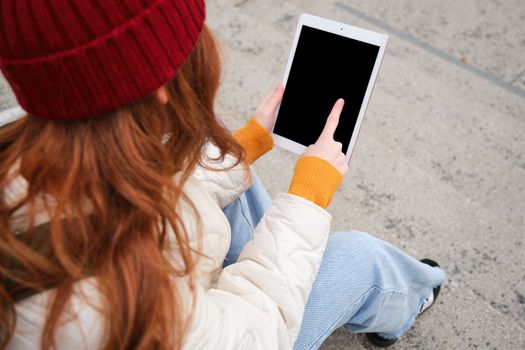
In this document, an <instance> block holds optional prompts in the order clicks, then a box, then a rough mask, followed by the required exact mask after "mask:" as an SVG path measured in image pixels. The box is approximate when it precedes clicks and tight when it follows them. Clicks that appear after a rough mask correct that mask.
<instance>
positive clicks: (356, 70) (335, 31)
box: [272, 14, 388, 162]
mask: <svg viewBox="0 0 525 350" xmlns="http://www.w3.org/2000/svg"><path fill="white" fill-rule="evenodd" d="M387 41H388V36H387V35H386V34H380V33H376V32H373V31H370V30H366V29H362V28H358V27H354V26H351V25H348V24H343V23H338V22H334V21H331V20H328V19H325V18H321V17H317V16H313V15H309V14H303V15H301V17H300V19H299V24H298V26H297V30H296V32H295V37H294V41H293V45H292V50H291V53H290V58H289V59H288V64H287V67H286V71H285V74H284V79H283V84H284V86H285V90H284V95H283V99H282V101H281V105H280V107H279V110H278V112H277V118H276V121H275V124H274V126H273V129H272V137H273V139H274V142H275V144H276V145H277V146H279V147H281V148H284V149H286V150H289V151H291V152H294V153H297V154H302V153H303V151H304V150H305V149H306V148H307V147H308V146H309V145H311V144H314V143H315V142H316V141H317V139H318V138H319V135H321V131H322V130H323V128H324V125H325V123H326V119H327V118H328V115H329V114H330V111H331V110H332V107H333V105H334V103H335V102H336V101H337V99H338V98H343V99H344V100H345V105H344V108H343V111H342V113H341V116H340V119H339V124H338V127H337V129H336V131H335V134H334V140H335V141H339V142H341V143H342V144H343V148H342V151H343V153H345V155H346V160H347V161H348V162H349V161H350V157H351V154H352V150H353V148H354V145H355V142H356V139H357V134H358V132H359V128H360V126H361V123H362V121H363V117H364V115H365V111H366V107H367V105H368V101H369V99H370V95H371V93H372V88H373V86H374V82H375V80H376V78H377V74H378V72H379V67H380V65H381V61H382V59H383V55H384V53H385V48H386V45H387Z"/></svg>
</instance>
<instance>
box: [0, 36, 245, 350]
mask: <svg viewBox="0 0 525 350" xmlns="http://www.w3.org/2000/svg"><path fill="white" fill-rule="evenodd" d="M219 77H220V59H219V54H218V49H217V47H216V43H215V40H214V38H213V36H212V35H211V33H210V32H209V30H208V29H207V28H206V26H205V27H204V29H203V31H202V33H201V34H200V37H199V40H198V42H197V44H196V46H195V47H194V49H193V51H192V53H191V55H190V57H189V58H188V60H187V61H186V62H185V64H184V65H183V67H181V69H180V71H179V72H178V73H177V75H176V76H175V78H174V79H173V80H172V81H170V82H169V83H167V84H166V86H165V87H166V88H167V91H168V96H169V99H168V103H167V104H162V103H161V102H160V101H159V100H158V99H157V98H156V97H155V96H153V95H150V96H146V97H144V98H142V99H141V100H139V101H137V102H135V103H132V104H130V105H127V106H124V107H122V108H120V109H118V110H116V111H114V112H112V113H107V114H104V115H100V116H96V117H92V118H89V119H85V120H78V121H67V122H65V121H62V122H61V121H50V120H44V119H40V118H38V117H37V116H32V115H28V116H27V117H26V118H23V119H21V120H19V121H17V122H15V123H13V124H11V125H9V126H7V127H5V128H4V129H2V130H0V181H1V185H0V191H1V192H0V220H1V222H0V348H3V347H5V346H6V345H7V344H8V342H9V340H10V338H11V337H12V335H13V332H14V329H15V325H16V313H15V309H14V303H15V302H17V301H19V300H21V299H24V298H26V297H28V296H30V295H32V294H35V293H38V292H41V291H44V290H48V289H51V288H53V290H54V291H55V293H53V294H52V295H53V297H52V300H51V303H50V308H49V312H48V314H47V315H46V317H47V318H46V323H45V328H44V330H43V336H42V343H41V346H42V348H44V349H49V348H53V347H54V346H55V342H54V334H55V330H56V329H57V326H58V321H59V319H60V316H61V315H62V314H63V313H64V312H65V311H66V310H67V307H68V303H69V301H70V300H71V297H72V295H73V286H74V284H75V282H77V281H79V280H82V279H85V278H87V277H95V279H96V283H97V287H98V290H99V291H100V293H101V295H102V300H103V305H102V306H101V308H100V312H101V314H102V316H103V317H104V319H105V334H104V335H105V337H104V346H103V347H104V348H105V349H117V348H119V349H129V348H133V349H136V348H137V349H179V348H181V346H182V343H183V337H184V334H185V332H186V331H187V329H188V325H189V321H190V320H189V318H187V317H186V316H185V315H184V314H183V313H182V311H181V298H180V295H179V294H178V293H177V290H176V287H175V286H176V284H177V279H178V278H180V277H189V280H190V284H191V285H193V284H192V283H193V282H192V278H191V277H192V275H193V272H194V269H195V266H196V261H197V258H198V255H199V252H198V250H195V249H194V248H192V247H191V246H190V244H189V237H190V236H193V235H195V234H197V233H195V232H186V230H185V228H184V227H183V225H182V222H181V218H180V216H179V213H178V212H177V208H179V203H180V201H181V200H183V201H186V202H188V203H189V204H190V207H192V208H193V210H194V215H197V212H196V210H195V207H194V206H193V204H192V203H191V199H190V198H188V197H187V196H186V195H185V194H184V192H183V191H182V188H183V186H184V183H185V182H186V180H187V179H188V177H189V176H190V175H191V173H192V172H193V169H194V168H195V167H196V166H198V165H200V166H205V165H204V164H203V162H202V154H201V150H202V149H203V147H204V145H205V143H207V142H213V143H214V144H215V145H217V146H218V147H219V149H220V150H221V155H220V157H219V158H217V159H218V160H222V159H223V158H224V156H225V155H226V154H227V153H229V154H232V155H234V156H235V157H236V158H237V159H238V162H237V163H236V164H234V165H233V166H235V165H237V164H239V162H240V163H242V164H243V167H244V169H245V171H246V174H247V176H249V170H248V166H247V163H246V161H245V153H244V150H243V149H242V147H241V146H240V145H239V144H238V143H237V142H236V141H235V140H234V139H233V138H232V136H231V134H230V133H229V132H228V131H227V130H226V129H225V128H224V127H223V126H222V125H221V124H220V122H219V121H218V120H217V119H216V117H215V115H214V111H213V105H214V99H215V94H216V91H217V88H218V84H219ZM165 134H170V138H169V139H168V140H167V141H166V140H165V143H163V142H162V138H163V136H164V135H165ZM18 165H19V167H18ZM13 170H16V171H13ZM17 175H22V176H23V177H24V178H25V179H26V180H27V182H28V190H27V194H26V195H25V197H24V198H22V199H21V200H19V201H18V202H16V203H8V202H7V200H6V198H5V195H6V192H5V190H6V187H7V186H8V185H9V183H10V182H11V181H12V180H13V179H14V177H15V176H17ZM174 175H177V176H176V177H174ZM175 179H176V180H175ZM42 199H44V204H45V205H44V208H41V207H42V206H41V205H40V204H39V203H40V202H39V201H41V200H42ZM86 203H89V207H90V211H89V213H86ZM22 207H25V208H27V216H26V218H25V221H26V222H27V223H28V227H27V229H26V230H25V231H24V232H23V233H22V234H19V235H15V234H14V232H12V229H11V228H10V225H11V220H12V216H13V214H14V213H15V212H16V211H17V210H18V209H20V208H22ZM39 210H45V211H46V212H47V213H48V215H49V218H50V219H49V222H48V223H46V224H44V225H41V226H36V225H35V218H36V215H37V213H38V212H39ZM197 219H198V220H199V222H200V219H199V218H198V217H197ZM170 228H171V229H170ZM170 234H172V235H173V237H168V235H170ZM168 240H172V241H175V242H176V244H171V245H169V244H168ZM170 247H171V248H170ZM173 247H176V248H173ZM170 249H171V250H170ZM173 249H175V251H173ZM169 254H174V255H176V256H177V258H178V260H179V261H181V262H182V264H181V266H174V265H173V264H171V263H170V262H169V260H168V255H169ZM174 281H175V282H174ZM169 306H172V307H169Z"/></svg>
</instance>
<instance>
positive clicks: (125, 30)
mask: <svg viewBox="0 0 525 350" xmlns="http://www.w3.org/2000/svg"><path fill="white" fill-rule="evenodd" d="M204 18H205V4H204V0H125V1H121V0H67V1H66V0H27V1H20V0H1V1H0V69H1V71H2V72H3V74H4V76H5V77H6V79H7V81H8V82H9V84H10V85H11V87H12V89H13V91H14V93H15V95H16V97H17V100H18V102H19V103H20V105H21V106H22V107H23V108H24V109H25V110H26V111H27V112H29V113H30V114H33V115H35V116H38V117H42V118H47V119H78V118H82V117H87V116H93V115H97V114H99V113H102V112H108V111H111V110H114V109H116V108H118V107H120V106H123V105H125V104H127V103H130V102H132V101H135V100H138V99H140V98H141V97H142V96H145V95H148V94H151V93H153V92H154V91H155V90H157V89H158V88H159V87H161V86H162V85H164V84H165V83H166V82H168V81H169V80H171V79H172V78H173V77H174V76H175V74H176V72H177V70H178V69H179V68H180V67H181V66H182V64H183V63H184V61H185V60H186V58H187V57H188V55H189V54H190V52H191V50H192V48H193V46H194V45H195V42H196V41H197V38H198V36H199V33H200V32H201V29H202V26H203V23H204Z"/></svg>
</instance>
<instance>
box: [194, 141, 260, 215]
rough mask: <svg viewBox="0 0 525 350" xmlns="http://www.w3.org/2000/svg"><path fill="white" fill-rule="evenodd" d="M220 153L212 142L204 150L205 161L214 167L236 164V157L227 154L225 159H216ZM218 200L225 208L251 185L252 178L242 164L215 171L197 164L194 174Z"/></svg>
mask: <svg viewBox="0 0 525 350" xmlns="http://www.w3.org/2000/svg"><path fill="white" fill-rule="evenodd" d="M219 155H220V150H219V148H218V147H217V146H216V145H214V144H213V143H211V142H208V143H207V144H206V145H205V149H204V150H203V159H202V160H203V162H204V164H206V165H207V166H209V167H211V168H213V169H225V168H228V167H230V166H231V165H233V164H235V161H236V158H235V157H234V156H232V155H231V154H226V155H225V158H224V160H223V161H222V162H221V161H219V160H216V161H214V160H213V158H217V157H218V156H219ZM192 176H193V177H194V178H195V179H197V180H198V181H199V182H200V183H201V184H202V185H203V186H204V187H205V188H206V189H207V190H208V192H209V193H210V194H211V196H212V197H213V198H214V199H215V200H216V202H217V204H218V205H219V207H221V209H222V208H224V207H226V206H227V205H228V204H229V203H231V202H232V201H233V200H234V199H235V198H237V197H238V196H239V195H240V194H241V193H242V192H244V191H245V190H246V189H247V188H248V187H250V184H251V182H250V178H249V177H248V176H247V174H245V172H244V169H243V167H242V165H241V164H237V165H236V166H235V167H233V168H232V169H229V170H223V171H214V170H210V169H207V168H205V167H202V166H197V167H196V168H195V170H194V172H193V174H192Z"/></svg>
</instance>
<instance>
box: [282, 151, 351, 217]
mask: <svg viewBox="0 0 525 350" xmlns="http://www.w3.org/2000/svg"><path fill="white" fill-rule="evenodd" d="M342 181H343V175H342V174H341V173H340V172H339V171H338V170H337V169H336V168H335V167H334V166H333V165H332V164H330V163H328V162H327V161H326V160H324V159H321V158H319V157H315V156H305V157H301V158H299V160H298V161H297V163H296V165H295V170H294V175H293V177H292V181H291V183H290V188H289V189H288V193H291V194H295V195H298V196H300V197H303V198H306V199H308V200H310V201H312V202H314V203H315V204H317V205H319V206H320V207H322V208H326V207H328V205H329V204H330V202H331V201H332V198H333V196H334V194H335V192H336V191H337V188H338V187H339V185H340V184H341V182H342Z"/></svg>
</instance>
